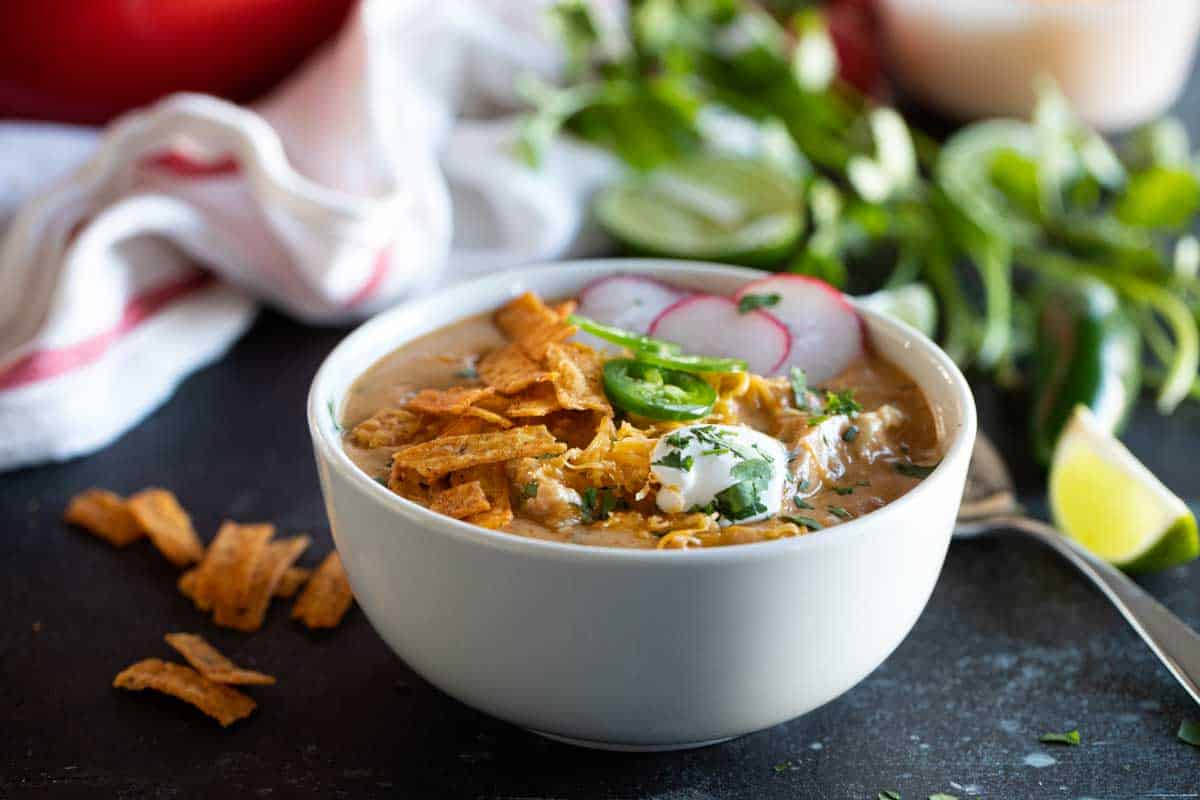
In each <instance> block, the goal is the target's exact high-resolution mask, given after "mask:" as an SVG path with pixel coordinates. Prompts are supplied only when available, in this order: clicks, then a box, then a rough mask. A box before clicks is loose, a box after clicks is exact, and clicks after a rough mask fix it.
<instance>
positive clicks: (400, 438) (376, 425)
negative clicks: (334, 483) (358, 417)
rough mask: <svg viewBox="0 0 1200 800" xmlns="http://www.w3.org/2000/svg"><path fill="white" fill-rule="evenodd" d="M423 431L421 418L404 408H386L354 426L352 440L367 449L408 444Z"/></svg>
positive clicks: (351, 433) (351, 434)
mask: <svg viewBox="0 0 1200 800" xmlns="http://www.w3.org/2000/svg"><path fill="white" fill-rule="evenodd" d="M420 431H421V418H420V417H419V416H417V415H416V414H414V413H412V412H411V411H405V410H404V409H402V408H385V409H382V410H380V411H377V412H375V414H374V415H372V416H371V417H369V418H367V419H365V420H363V421H362V422H360V423H358V424H357V425H355V426H354V430H353V431H351V432H350V441H351V442H352V443H354V444H355V445H357V446H359V447H364V448H367V449H371V448H375V447H399V446H400V445H404V444H408V443H409V442H410V441H411V440H412V439H413V437H415V436H416V435H417V434H418V433H419V432H420Z"/></svg>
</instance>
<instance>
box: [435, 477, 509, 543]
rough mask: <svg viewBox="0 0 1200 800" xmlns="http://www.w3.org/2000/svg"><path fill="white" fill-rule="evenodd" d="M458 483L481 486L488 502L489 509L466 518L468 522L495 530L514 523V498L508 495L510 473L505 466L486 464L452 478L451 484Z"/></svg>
mask: <svg viewBox="0 0 1200 800" xmlns="http://www.w3.org/2000/svg"><path fill="white" fill-rule="evenodd" d="M458 481H462V482H463V483H460V484H459V485H471V484H479V486H480V487H481V489H482V491H483V494H484V496H485V497H486V498H487V501H488V509H487V510H486V511H482V512H479V513H477V514H472V515H471V516H469V517H466V518H465V519H466V521H467V522H470V523H472V524H474V525H479V526H481V527H484V528H491V529H493V530H496V529H498V528H503V527H504V526H505V525H507V524H508V523H510V522H512V520H513V510H512V498H511V497H510V496H509V493H508V492H509V489H508V471H507V470H506V469H505V467H504V464H484V465H481V466H478V467H471V468H470V469H464V470H463V471H462V472H457V473H455V474H454V475H451V476H450V482H451V483H456V482H458Z"/></svg>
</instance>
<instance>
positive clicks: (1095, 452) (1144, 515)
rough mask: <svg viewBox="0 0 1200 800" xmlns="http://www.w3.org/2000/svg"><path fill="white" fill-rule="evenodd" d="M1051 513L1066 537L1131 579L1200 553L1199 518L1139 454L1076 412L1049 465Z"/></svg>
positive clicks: (1088, 414) (1084, 411) (1081, 409)
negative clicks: (1123, 572)
mask: <svg viewBox="0 0 1200 800" xmlns="http://www.w3.org/2000/svg"><path fill="white" fill-rule="evenodd" d="M1050 510H1051V512H1052V513H1053V515H1054V521H1055V522H1056V523H1057V524H1058V527H1059V529H1060V530H1062V532H1063V533H1065V534H1066V535H1068V536H1070V537H1071V538H1072V539H1075V540H1076V541H1077V542H1079V543H1080V544H1081V545H1083V546H1084V547H1085V548H1087V549H1088V550H1090V551H1091V552H1092V553H1094V554H1095V555H1097V556H1099V557H1100V558H1102V559H1104V560H1105V561H1107V562H1109V563H1110V564H1113V565H1114V566H1117V567H1120V568H1121V569H1123V570H1126V571H1129V572H1151V571H1155V570H1160V569H1166V568H1167V567H1173V566H1175V565H1177V564H1183V563H1185V562H1187V561H1191V560H1192V559H1194V558H1196V556H1197V555H1198V554H1200V541H1198V540H1197V536H1196V518H1195V517H1194V516H1192V512H1191V511H1190V510H1189V509H1188V507H1187V506H1186V505H1185V504H1184V502H1183V501H1182V500H1180V499H1179V497H1178V496H1177V495H1175V494H1174V493H1172V492H1171V490H1170V489H1168V488H1167V487H1166V486H1164V485H1163V484H1162V481H1160V480H1159V479H1158V478H1156V477H1154V474H1153V473H1152V472H1150V470H1148V469H1146V467H1145V465H1143V464H1142V462H1140V461H1138V460H1137V458H1136V457H1134V455H1133V453H1130V452H1129V450H1127V449H1126V448H1125V446H1124V445H1122V444H1121V443H1120V442H1119V441H1117V439H1116V438H1114V437H1113V436H1112V435H1111V434H1109V433H1108V432H1107V431H1105V430H1104V428H1103V426H1101V425H1100V423H1099V421H1098V420H1097V419H1096V417H1095V415H1094V414H1092V412H1091V411H1089V410H1088V409H1087V408H1086V407H1084V406H1077V407H1076V408H1075V412H1074V414H1073V415H1072V416H1071V420H1070V421H1069V422H1068V423H1067V427H1066V429H1064V430H1063V433H1062V437H1061V438H1060V439H1059V441H1058V446H1057V448H1056V449H1055V451H1054V462H1053V464H1051V466H1050Z"/></svg>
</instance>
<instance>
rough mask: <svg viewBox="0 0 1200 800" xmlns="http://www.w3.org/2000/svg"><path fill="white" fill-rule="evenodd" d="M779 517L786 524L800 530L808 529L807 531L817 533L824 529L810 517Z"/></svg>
mask: <svg viewBox="0 0 1200 800" xmlns="http://www.w3.org/2000/svg"><path fill="white" fill-rule="evenodd" d="M780 517H781V518H782V519H785V520H787V521H788V522H791V523H794V524H796V525H799V526H800V527H801V528H808V529H809V530H814V531H819V530H821V529H822V528H824V527H825V526H824V525H822V524H821V523H819V522H817V521H816V520H815V519H813V518H812V517H805V516H801V515H800V514H781V515H780Z"/></svg>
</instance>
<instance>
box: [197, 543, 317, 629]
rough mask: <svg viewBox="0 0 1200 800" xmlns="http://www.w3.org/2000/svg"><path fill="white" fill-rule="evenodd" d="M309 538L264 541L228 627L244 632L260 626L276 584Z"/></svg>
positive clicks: (302, 549) (304, 548) (302, 550)
mask: <svg viewBox="0 0 1200 800" xmlns="http://www.w3.org/2000/svg"><path fill="white" fill-rule="evenodd" d="M311 541H312V540H311V539H309V538H308V537H307V536H293V537H292V538H290V539H278V540H276V541H273V542H270V543H268V544H267V547H266V550H264V551H263V552H262V554H261V555H260V556H259V557H258V562H257V564H256V565H255V567H254V573H253V574H252V575H251V576H250V585H249V587H248V588H247V589H246V591H245V592H244V593H243V596H242V600H241V602H240V603H239V604H238V608H237V611H236V613H235V614H234V616H233V617H232V618H230V619H229V626H230V627H233V628H237V629H238V630H240V631H247V632H249V631H256V630H258V629H259V628H261V627H262V625H263V621H264V620H265V619H266V616H267V608H268V607H269V606H270V605H271V597H272V596H274V594H275V587H276V586H278V585H279V582H280V581H281V580H282V579H283V574H284V573H285V572H287V570H288V569H289V568H290V567H291V566H292V564H293V563H295V561H296V559H297V558H299V557H300V554H301V553H303V552H304V551H305V550H306V549H307V548H308V545H309V544H310V543H311ZM217 622H218V623H220V622H221V621H220V620H217Z"/></svg>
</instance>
